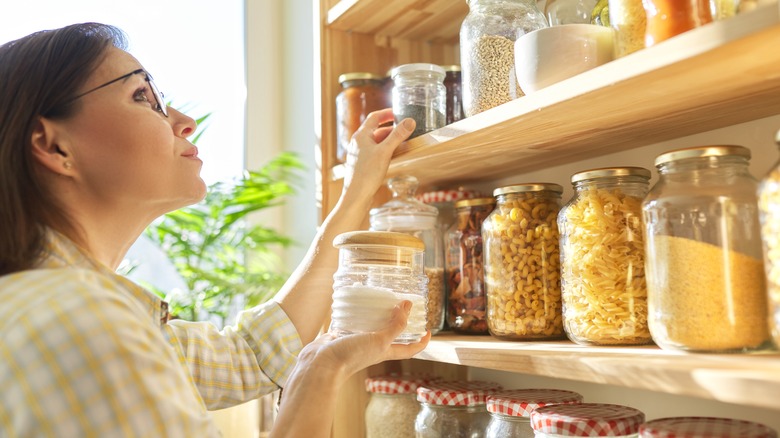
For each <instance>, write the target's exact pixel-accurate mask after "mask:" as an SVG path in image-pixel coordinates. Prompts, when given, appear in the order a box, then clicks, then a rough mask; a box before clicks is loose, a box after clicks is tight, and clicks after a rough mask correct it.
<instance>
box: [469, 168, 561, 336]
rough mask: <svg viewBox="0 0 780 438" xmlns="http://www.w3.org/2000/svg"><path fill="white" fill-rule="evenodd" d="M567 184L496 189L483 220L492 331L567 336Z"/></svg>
mask: <svg viewBox="0 0 780 438" xmlns="http://www.w3.org/2000/svg"><path fill="white" fill-rule="evenodd" d="M561 193H563V187H561V186H559V185H558V184H549V183H530V184H518V185H513V186H508V187H502V188H498V189H496V190H494V191H493V195H494V196H495V197H496V208H495V209H494V210H493V212H492V213H490V216H488V217H487V219H485V222H484V223H483V224H482V240H483V242H484V247H485V248H484V257H485V285H486V286H487V299H488V305H487V321H488V329H489V330H490V334H491V335H493V336H495V337H498V338H502V339H507V340H533V339H559V338H563V337H564V336H565V335H564V332H563V321H562V313H561V285H560V251H559V243H558V238H559V236H558V222H557V217H558V212H559V210H560V208H561Z"/></svg>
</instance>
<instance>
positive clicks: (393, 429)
mask: <svg viewBox="0 0 780 438" xmlns="http://www.w3.org/2000/svg"><path fill="white" fill-rule="evenodd" d="M433 380H435V379H433ZM431 381H432V379H430V378H427V377H424V376H414V375H390V376H377V377H369V378H367V379H366V391H368V392H369V394H371V396H370V398H369V400H368V405H367V406H366V438H415V432H414V422H415V420H416V419H417V414H419V413H420V403H418V402H417V388H419V387H420V386H421V385H424V384H428V383H430V382H431Z"/></svg>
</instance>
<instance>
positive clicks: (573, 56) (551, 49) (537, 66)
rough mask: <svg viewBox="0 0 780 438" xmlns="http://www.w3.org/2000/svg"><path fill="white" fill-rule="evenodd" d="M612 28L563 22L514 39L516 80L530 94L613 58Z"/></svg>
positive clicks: (613, 33)
mask: <svg viewBox="0 0 780 438" xmlns="http://www.w3.org/2000/svg"><path fill="white" fill-rule="evenodd" d="M614 40H615V32H614V30H612V28H610V27H604V26H598V25H595V24H562V25H558V26H552V27H545V28H542V29H538V30H535V31H533V32H529V33H527V34H525V35H523V36H521V37H520V38H518V39H517V41H515V73H516V74H517V84H518V85H519V86H520V89H521V90H523V93H525V94H531V93H533V92H535V91H538V90H541V89H542V88H544V87H547V86H550V85H552V84H554V83H556V82H560V81H562V80H564V79H568V78H570V77H572V76H575V75H577V74H580V73H582V72H584V71H587V70H590V69H592V68H594V67H598V66H599V65H602V64H605V63H607V62H609V61H612V60H613V59H615V49H614Z"/></svg>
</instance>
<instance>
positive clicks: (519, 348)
mask: <svg viewBox="0 0 780 438" xmlns="http://www.w3.org/2000/svg"><path fill="white" fill-rule="evenodd" d="M415 358H416V359H423V360H429V361H435V362H444V363H452V364H459V365H466V366H473V367H479V368H487V369H494V370H501V371H511V372H517V373H523V374H531V375H539V376H547V377H556V378H562V379H571V380H579V381H584V382H592V383H605V384H611V385H618V386H624V387H628V388H639V389H648V390H653V391H660V392H665V393H670V394H681V395H690V396H695V397H701V398H705V399H711V400H718V401H722V402H727V403H734V404H739V405H746V406H757V407H763V408H769V409H778V410H780V354H778V353H777V352H769V353H754V354H731V355H726V354H693V353H684V352H675V351H665V350H661V349H660V348H658V347H656V346H640V347H594V346H580V345H577V344H574V343H572V342H570V341H554V342H510V341H502V340H498V339H495V338H493V337H490V336H479V337H475V336H458V335H454V334H450V333H442V334H439V335H437V336H434V337H433V339H432V340H431V342H430V344H429V345H428V347H427V348H426V349H425V350H424V351H423V352H421V353H419V354H418V355H417V356H415Z"/></svg>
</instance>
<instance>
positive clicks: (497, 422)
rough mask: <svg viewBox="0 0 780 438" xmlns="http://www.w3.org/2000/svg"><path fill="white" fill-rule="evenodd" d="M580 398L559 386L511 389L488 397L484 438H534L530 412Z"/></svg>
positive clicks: (575, 401)
mask: <svg viewBox="0 0 780 438" xmlns="http://www.w3.org/2000/svg"><path fill="white" fill-rule="evenodd" d="M582 400H583V397H582V395H581V394H578V393H576V392H573V391H565V390H561V389H514V390H506V391H499V392H497V393H495V394H493V395H490V396H488V398H487V410H488V412H490V417H491V418H490V424H488V428H487V435H486V438H505V437H513V438H533V436H534V430H533V428H532V427H531V412H533V411H534V410H535V409H537V408H541V407H542V406H550V405H558V404H562V403H582Z"/></svg>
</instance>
